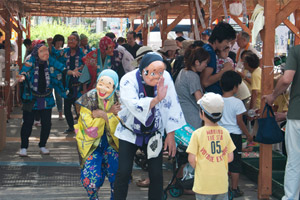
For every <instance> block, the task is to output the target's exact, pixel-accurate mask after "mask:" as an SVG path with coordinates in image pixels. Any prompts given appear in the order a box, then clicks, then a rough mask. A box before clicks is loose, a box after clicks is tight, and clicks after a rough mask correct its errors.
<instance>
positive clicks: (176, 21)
mask: <svg viewBox="0 0 300 200" xmlns="http://www.w3.org/2000/svg"><path fill="white" fill-rule="evenodd" d="M189 12H190V9H189V8H187V9H186V10H184V11H183V12H182V13H181V14H180V15H179V16H178V17H177V18H176V19H175V20H174V21H173V22H172V23H171V24H170V25H169V26H168V27H167V28H166V29H165V30H164V31H165V32H167V33H168V32H170V31H171V30H172V29H173V28H175V26H176V25H177V24H178V23H179V22H180V21H181V20H182V19H183V18H184V17H185V16H187V15H188V14H189Z"/></svg>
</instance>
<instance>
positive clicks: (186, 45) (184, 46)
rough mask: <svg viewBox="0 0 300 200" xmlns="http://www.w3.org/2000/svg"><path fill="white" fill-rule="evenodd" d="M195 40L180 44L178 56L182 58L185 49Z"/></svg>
mask: <svg viewBox="0 0 300 200" xmlns="http://www.w3.org/2000/svg"><path fill="white" fill-rule="evenodd" d="M194 41H195V40H184V41H183V42H182V49H180V50H179V52H178V53H179V55H181V56H184V52H185V50H187V48H188V47H189V46H191V45H192V44H193V43H194Z"/></svg>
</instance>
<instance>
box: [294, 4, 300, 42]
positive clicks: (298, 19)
mask: <svg viewBox="0 0 300 200" xmlns="http://www.w3.org/2000/svg"><path fill="white" fill-rule="evenodd" d="M294 16H295V26H296V27H297V28H298V29H299V30H300V9H297V10H296V11H295V13H294ZM298 34H299V32H298ZM294 44H295V46H296V45H298V44H300V38H298V37H295V43H294Z"/></svg>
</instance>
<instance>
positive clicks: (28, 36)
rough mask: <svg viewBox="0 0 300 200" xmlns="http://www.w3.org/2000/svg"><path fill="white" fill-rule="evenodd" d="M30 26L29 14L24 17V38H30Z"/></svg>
mask: <svg viewBox="0 0 300 200" xmlns="http://www.w3.org/2000/svg"><path fill="white" fill-rule="evenodd" d="M30 26H31V21H30V16H28V17H26V29H27V34H26V38H28V39H30V37H31V35H30Z"/></svg>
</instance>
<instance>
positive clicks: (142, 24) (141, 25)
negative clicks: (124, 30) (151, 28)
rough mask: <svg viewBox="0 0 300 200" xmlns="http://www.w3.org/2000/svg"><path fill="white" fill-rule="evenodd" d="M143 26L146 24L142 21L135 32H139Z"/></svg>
mask: <svg viewBox="0 0 300 200" xmlns="http://www.w3.org/2000/svg"><path fill="white" fill-rule="evenodd" d="M143 26H144V23H141V24H140V25H139V26H138V27H136V29H135V30H134V32H136V33H138V32H139V31H140V30H142V28H143Z"/></svg>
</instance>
